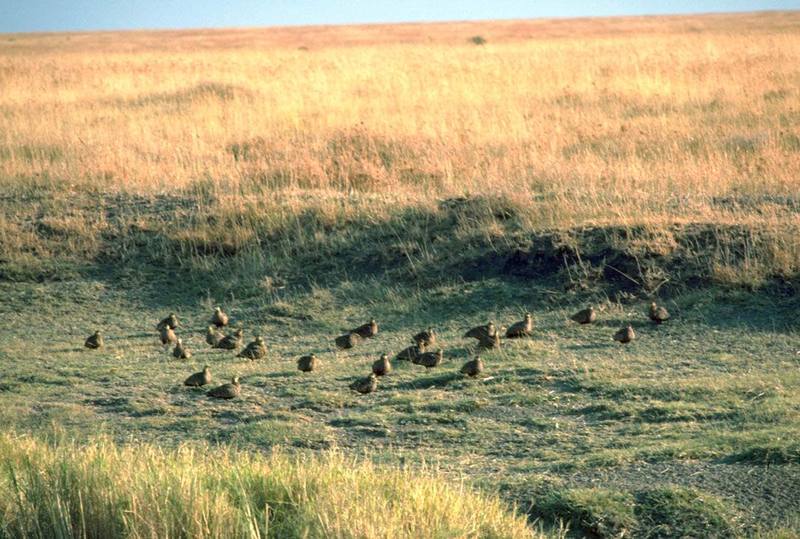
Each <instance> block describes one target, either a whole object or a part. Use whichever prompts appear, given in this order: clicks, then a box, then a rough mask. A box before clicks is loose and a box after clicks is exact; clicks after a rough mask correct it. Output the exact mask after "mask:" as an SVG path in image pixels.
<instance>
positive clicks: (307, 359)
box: [297, 354, 319, 372]
mask: <svg viewBox="0 0 800 539" xmlns="http://www.w3.org/2000/svg"><path fill="white" fill-rule="evenodd" d="M318 367H319V359H317V356H316V354H309V355H307V356H302V357H300V359H298V360H297V370H298V371H302V372H312V371H315V370H317V368H318Z"/></svg>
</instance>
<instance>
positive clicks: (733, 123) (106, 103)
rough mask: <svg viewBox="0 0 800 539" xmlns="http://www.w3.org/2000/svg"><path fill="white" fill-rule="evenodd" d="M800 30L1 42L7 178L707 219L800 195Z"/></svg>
mask: <svg viewBox="0 0 800 539" xmlns="http://www.w3.org/2000/svg"><path fill="white" fill-rule="evenodd" d="M798 30H800V14H798V13H771V14H752V15H716V16H702V17H666V18H628V19H624V18H623V19H598V20H567V21H531V22H522V21H514V22H496V23H460V24H453V25H444V24H435V25H399V26H391V27H381V26H367V27H341V28H336V27H324V28H297V29H287V28H282V29H259V30H219V31H192V32H188V31H187V32H164V33H157V32H139V33H97V34H53V35H19V36H6V37H5V38H3V39H0V84H1V85H2V87H3V92H2V93H1V94H0V110H1V111H2V115H0V133H2V135H0V175H2V177H3V178H4V181H5V182H8V181H10V180H12V179H14V178H18V179H21V180H22V181H26V180H27V179H29V178H32V177H36V176H37V175H40V176H46V177H47V178H49V179H50V180H51V181H54V182H64V183H66V184H86V183H90V184H94V185H96V186H98V187H99V188H100V189H101V190H116V189H125V190H133V191H137V192H144V193H147V192H153V191H170V190H174V189H178V188H183V187H187V186H190V185H192V184H193V183H195V182H205V183H204V186H205V188H208V185H207V184H208V182H211V183H212V184H213V188H215V189H218V190H219V191H220V192H230V191H231V190H233V191H234V192H236V193H244V194H247V193H251V192H258V193H261V192H263V191H264V190H268V191H274V190H278V189H280V190H286V191H289V192H291V191H293V190H297V189H302V190H308V189H319V190H322V191H323V193H324V192H326V191H330V190H332V191H348V190H353V189H354V190H358V191H368V192H374V193H380V194H382V195H389V196H390V198H392V199H403V200H409V201H410V202H412V203H413V202H415V201H418V200H420V199H428V198H430V197H431V195H434V196H437V197H441V196H448V195H453V194H462V193H465V192H466V193H473V194H475V193H484V194H485V193H491V192H493V193H504V194H511V195H512V196H513V197H514V198H517V199H519V200H531V199H535V200H546V201H548V204H547V206H548V208H550V211H548V212H546V215H544V216H543V217H544V219H543V222H545V223H547V222H551V223H553V222H555V224H559V221H562V220H572V219H577V220H579V221H586V220H598V221H615V222H619V221H622V222H626V221H630V220H633V221H637V220H643V219H646V218H647V217H648V216H650V217H654V218H656V220H657V221H658V220H660V219H661V218H662V217H664V216H667V217H669V218H670V219H671V220H675V219H678V220H680V219H696V218H698V217H702V218H704V219H707V218H709V217H712V215H709V213H708V212H710V211H712V210H714V208H715V207H716V206H715V205H714V204H713V203H712V202H713V200H712V199H713V198H714V197H717V198H719V197H726V196H735V197H742V196H751V197H756V198H758V199H759V200H762V201H763V198H764V197H782V196H793V195H795V194H796V193H797V191H798V186H799V185H800V182H799V181H798V177H797V172H798V170H800V129H798V125H800V121H798V120H800V112H799V111H798V106H799V105H800V91H798V89H797V88H798V87H800V68H798V66H800V32H798ZM473 35H482V36H485V37H486V38H487V39H488V44H487V45H485V46H476V45H473V44H472V43H470V42H469V37H470V36H473ZM353 44H357V45H358V46H352V45H353ZM299 46H302V47H304V49H308V50H303V49H300V48H298V47H299ZM717 209H719V208H717ZM723 209H725V210H726V212H727V210H728V209H729V208H728V207H727V206H725V207H724V208H723ZM718 213H724V212H720V211H715V212H714V214H715V215H714V216H713V217H714V218H715V219H717V218H722V216H720V215H716V214H718ZM763 213H764V212H761V214H759V218H760V219H772V218H774V216H772V215H771V214H770V212H767V215H766V216H764V215H763ZM754 216H755V215H751V217H754ZM739 217H740V216H739V215H737V216H736V219H739ZM785 217H786V216H785V215H781V216H780V218H781V219H783V218H785Z"/></svg>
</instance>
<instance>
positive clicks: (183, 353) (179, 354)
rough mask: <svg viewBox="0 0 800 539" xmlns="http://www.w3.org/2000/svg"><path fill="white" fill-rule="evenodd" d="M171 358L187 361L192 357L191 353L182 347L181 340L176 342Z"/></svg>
mask: <svg viewBox="0 0 800 539" xmlns="http://www.w3.org/2000/svg"><path fill="white" fill-rule="evenodd" d="M172 357H174V358H175V359H189V358H190V357H192V353H191V352H190V351H189V349H188V348H186V347H185V346H183V339H178V342H177V343H175V348H174V349H173V350H172Z"/></svg>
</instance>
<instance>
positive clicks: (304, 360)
mask: <svg viewBox="0 0 800 539" xmlns="http://www.w3.org/2000/svg"><path fill="white" fill-rule="evenodd" d="M647 314H648V317H649V318H650V320H651V321H653V322H654V323H656V324H661V323H663V322H665V321H667V320H668V319H669V318H670V314H669V311H667V309H666V308H664V307H663V306H660V305H657V304H656V303H655V302H653V303H651V304H650V309H649V310H648V313H647ZM570 319H571V320H572V321H573V322H576V323H578V324H591V323H593V322H595V321H596V320H597V311H596V310H595V309H594V307H591V306H590V307H587V308H586V309H582V310H580V311H578V312H576V313H575V314H573V315H572V316H571V317H570ZM209 322H210V325H209V326H208V328H207V330H206V343H208V344H209V346H211V347H212V348H216V349H221V350H233V351H238V353H237V356H236V357H239V358H244V359H249V360H258V359H262V358H263V357H265V356H266V355H267V346H266V343H265V342H264V339H263V338H262V337H260V336H257V337H256V338H255V339H254V340H253V341H252V342H250V343H248V344H247V345H246V346H245V347H244V348H242V344H243V341H244V332H243V330H242V329H241V328H238V329H236V330H234V331H233V332H232V333H229V334H225V333H223V332H222V329H223V328H225V327H226V326H228V324H229V322H230V317H229V316H228V315H227V314H226V313H225V312H224V311H223V310H222V309H221V308H220V307H216V308H215V309H214V314H213V315H212V316H211V319H210V320H209ZM179 325H180V323H179V321H178V317H177V316H176V315H175V313H170V315H169V316H167V317H166V318H164V319H163V320H161V321H160V322H159V323H158V324H157V325H156V329H157V330H158V334H159V339H160V341H161V344H162V345H164V346H169V345H174V348H173V350H172V355H173V357H175V358H176V359H189V358H191V357H192V353H191V351H189V349H188V348H186V346H184V344H183V340H182V339H181V338H179V337H178V336H177V334H176V333H175V330H176V329H177V328H178V327H179ZM503 333H504V335H505V337H504V338H506V339H519V338H523V337H530V336H531V335H532V334H533V315H531V313H526V314H525V317H524V318H523V319H522V320H520V321H518V322H515V323H513V324H511V325H510V326H509V327H508V328H505V327H500V328H498V327H496V326H495V324H494V322H488V323H486V324H484V325H480V326H475V327H473V328H471V329H469V330H468V331H467V332H466V333H464V338H466V339H475V340H476V341H477V350H478V351H483V350H495V349H499V348H500V343H501V334H503ZM377 334H378V322H377V321H375V320H374V319H372V320H370V321H369V322H367V323H366V324H362V325H360V326H358V327H356V328H353V329H351V330H348V331H346V332H345V333H344V334H342V335H339V336H338V337H336V338H335V339H334V344H335V345H336V347H337V348H338V349H340V350H349V349H351V348H354V347H355V346H357V345H358V344H359V343H361V342H362V341H364V340H365V339H371V338H373V337H375V336H376V335H377ZM612 338H613V339H614V340H615V341H617V342H620V343H622V344H627V343H629V342H631V341H633V340H634V339H636V332H635V331H634V330H633V327H632V326H631V325H628V326H626V327H623V328H621V329H619V330H618V331H617V332H616V333H614V335H613V336H612ZM411 341H412V342H413V343H414V344H412V345H411V346H409V347H407V348H405V349H403V350H401V351H400V352H398V353H397V354H396V355H395V357H394V359H395V361H410V362H411V363H413V364H414V365H421V366H423V367H425V368H426V370H427V369H432V368H434V367H438V366H439V365H440V364H441V363H442V361H443V360H444V350H443V349H442V348H438V349H436V350H434V349H433V348H434V347H435V345H436V344H437V342H438V340H437V335H436V331H435V330H434V329H433V328H432V327H429V328H428V329H425V330H423V331H420V332H419V333H417V334H416V335H414V336H412V337H411ZM84 344H85V347H86V348H89V349H95V350H96V349H99V348H103V346H104V342H103V336H102V334H101V332H100V331H95V332H94V333H93V334H92V335H90V336H89V337H88V338H87V339H86V341H85V343H84ZM240 349H241V350H240ZM319 366H320V360H319V358H317V356H316V354H313V353H312V354H309V355H305V356H302V357H300V358H299V359H298V360H297V369H298V370H299V371H301V372H313V371H315V370H317V369H318V368H319ZM484 369H485V365H484V363H483V360H482V359H481V358H480V356H479V355H478V356H476V357H475V358H474V359H472V360H470V361H467V362H466V363H464V365H463V366H462V367H461V370H460V373H461V374H464V375H466V376H469V377H473V378H474V377H476V376H478V375H479V374H481V373H482V372H483V371H484ZM391 372H392V362H391V361H390V360H389V356H388V355H387V354H382V355H381V357H380V358H379V359H378V360H376V361H375V362H374V363H373V364H372V372H371V373H370V374H369V375H368V376H366V377H364V378H359V379H357V380H355V381H354V382H353V383H351V384H350V386H349V387H350V389H352V390H353V391H356V392H358V393H361V394H368V393H373V392H375V391H376V390H377V389H378V378H379V377H381V376H386V375H388V374H389V373H391ZM183 383H184V385H186V386H189V387H203V386H206V385H209V384H210V383H211V370H210V369H209V367H208V365H206V366H205V367H204V368H203V370H202V371H200V372H197V373H194V374H192V375H191V376H189V377H188V378H187V379H186V380H184V382H183ZM241 391H242V388H241V383H240V381H239V377H238V376H234V377H233V378H232V379H231V381H230V382H228V383H226V384H222V385H220V386H217V387H215V388H213V389H211V390H209V391H208V392H207V393H206V394H207V395H208V396H209V397H212V398H217V399H234V398H237V397H239V396H240V395H241Z"/></svg>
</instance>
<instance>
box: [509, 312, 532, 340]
mask: <svg viewBox="0 0 800 539" xmlns="http://www.w3.org/2000/svg"><path fill="white" fill-rule="evenodd" d="M532 331H533V316H531V313H525V319H524V320H522V321H520V322H517V323H515V324H511V327H510V328H508V330H507V331H506V337H507V338H509V339H516V338H518V337H527V336H528V335H530V334H531V332H532Z"/></svg>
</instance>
